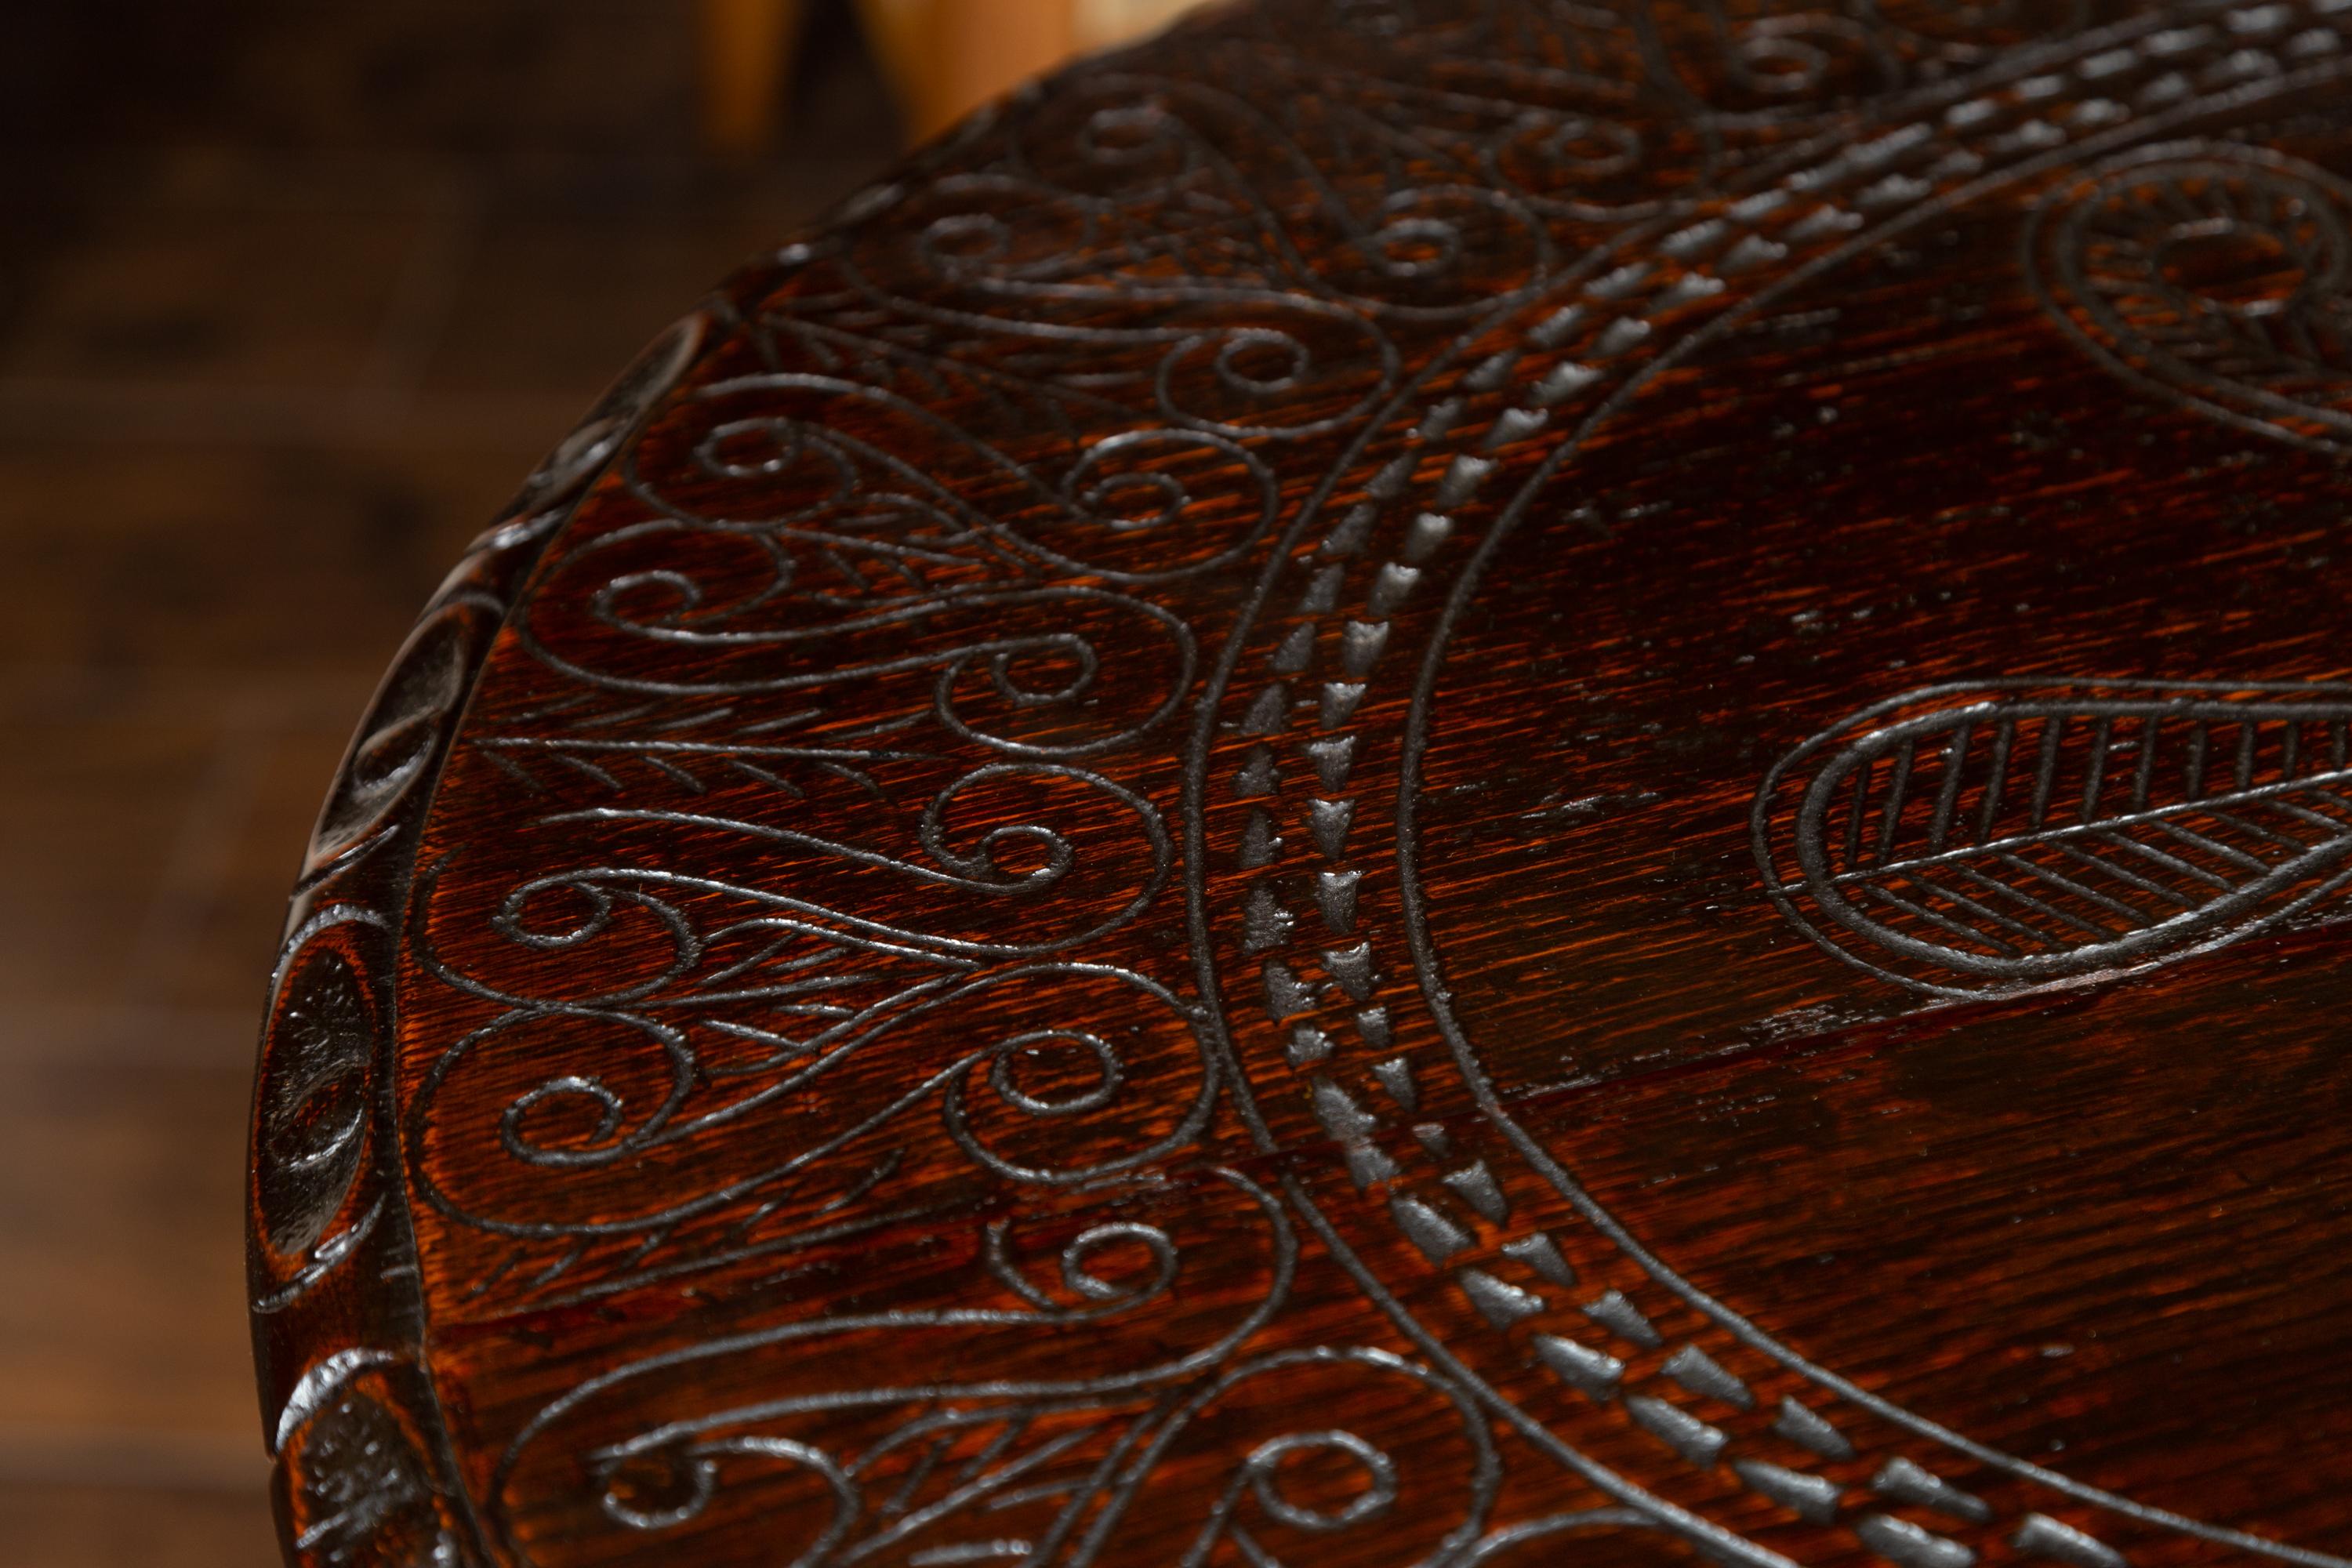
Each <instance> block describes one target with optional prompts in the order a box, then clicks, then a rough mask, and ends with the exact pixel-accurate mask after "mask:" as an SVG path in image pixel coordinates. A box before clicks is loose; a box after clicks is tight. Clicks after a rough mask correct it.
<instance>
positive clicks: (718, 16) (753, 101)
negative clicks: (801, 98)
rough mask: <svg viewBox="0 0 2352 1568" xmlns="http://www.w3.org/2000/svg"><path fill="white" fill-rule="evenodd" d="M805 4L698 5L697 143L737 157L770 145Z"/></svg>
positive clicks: (742, 0)
mask: <svg viewBox="0 0 2352 1568" xmlns="http://www.w3.org/2000/svg"><path fill="white" fill-rule="evenodd" d="M805 9H806V0H702V17H701V31H702V38H701V46H702V141H703V145H704V146H705V147H707V148H708V149H709V150H710V151H711V152H713V153H725V154H729V155H731V156H736V157H745V156H750V155H751V154H754V153H762V152H765V151H766V150H767V149H769V148H770V147H772V146H773V145H774V144H775V141H776V132H777V130H778V128H779V127H780V126H781V125H782V122H783V111H784V86H785V82H786V81H787V79H789V77H790V74H791V69H792V62H793V48H794V47H795V46H796V45H797V44H798V42H799V40H800V31H801V21H802V16H803V12H804V11H805Z"/></svg>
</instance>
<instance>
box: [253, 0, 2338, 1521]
mask: <svg viewBox="0 0 2352 1568" xmlns="http://www.w3.org/2000/svg"><path fill="white" fill-rule="evenodd" d="M2347 181H2352V4H2347V0H2281V3H2277V4H2262V5H2241V6H2237V7H2233V8H2223V7H2208V6H2161V5H2123V4H2111V3H2108V0H2079V3H2069V0H2047V3H2041V0H2033V3H2029V0H1995V3H1990V4H1970V3H1965V0H1871V3H1865V0H1856V3H1855V4H1853V5H1821V6H1819V7H1817V8H1813V9H1791V8H1774V7H1765V8H1757V7H1753V6H1750V5H1741V4H1730V3H1722V4H1710V3H1698V0H1648V3H1644V0H1627V3H1626V4H1624V5H1582V4H1570V3H1568V0H1457V3H1455V4H1452V5H1440V4H1435V3H1431V0H1385V3H1383V0H1367V3H1342V0H1328V3H1307V0H1270V3H1267V4H1264V5H1257V6H1255V7H1244V8H1240V9H1234V10H1226V11H1220V12H1216V13H1213V14H1211V15H1209V16H1206V17H1205V18H1203V19H1202V20H1199V21H1197V22H1195V23H1192V24H1191V25H1188V26H1184V27H1181V28H1180V29H1179V30H1178V31H1176V32H1175V33H1173V34H1171V35H1170V36H1168V37H1164V38H1162V39H1160V40H1158V41H1156V42H1153V43H1150V44H1149V45H1146V46H1144V47H1140V48H1139V49H1137V50H1134V51H1131V52H1129V53H1125V54H1120V55H1116V56H1111V57H1106V58H1099V59H1097V60H1093V61H1090V62H1087V63H1086V64H1084V65H1082V66H1080V67H1078V68H1075V69H1073V70H1071V71H1068V72H1066V73H1064V74H1063V75H1060V76H1058V77H1056V78H1055V79H1050V80H1048V81H1046V82H1045V83H1043V84H1041V85H1040V86H1038V87H1036V88H1035V89H1031V90H1029V91H1026V92H1024V94H1023V95H1021V96H1020V97H1019V98H1018V99H1017V100H1014V101H1013V102H1011V103H1009V104H1007V105H1005V106H1003V108H1002V109H1001V110H998V111H994V112H992V113H990V114H986V115H983V116H982V117H981V118H980V119H978V120H976V121H971V122H970V123H968V124H966V125H965V126H964V127H962V128H961V130H960V131H958V132H955V133H954V134H952V135H951V136H950V137H949V138H948V139H947V140H946V141H944V142H941V143H940V144H938V145H936V146H934V147H932V148H931V149H929V151H927V152H926V153H923V154H921V155H919V157H918V158H916V159H915V160H914V161H913V162H912V163H910V164H908V166H907V167H906V168H905V169H904V170H903V171H902V172H901V173H900V174H899V175H898V177H897V178H896V179H895V180H893V181H891V182H889V183H887V184H883V185H880V186H878V187H877V188H875V189H873V190H871V191H869V192H868V193H866V195H863V196H861V197H859V198H857V199H856V200H855V201H853V202H852V203H850V204H849V205H848V206H847V207H846V208H845V209H844V210H842V211H840V212H839V213H838V214H837V215H835V218H834V219H833V221H831V222H830V223H829V224H827V225H825V226H823V227H822V228H821V229H820V230H818V231H817V232H814V233H812V234H809V235H807V236H804V237H802V238H800V239H798V240H795V241H793V243H791V244H789V245H786V246H785V247H783V248H782V249H780V250H778V251H776V252H775V253H774V254H772V255H771V256H769V257H766V258H761V259H760V260H758V261H755V262H754V263H753V264H751V266H750V267H748V268H745V269H744V270H743V271H741V272H740V273H739V274H738V275H737V276H736V277H735V278H733V279H731V280H730V282H728V283H727V284H726V285H725V286H724V288H723V289H721V291H720V292H719V294H717V295H716V296H714V297H713V298H712V299H711V300H709V301H708V302H707V303H706V304H705V305H704V306H703V307H702V308H701V309H700V310H698V312H697V313H696V314H694V315H693V316H692V317H690V318H689V319H688V321H686V322H685V323H684V324H682V325H681V326H680V327H679V328H677V331H675V332H674V333H672V334H671V335H669V336H668V337H666V338H665V339H663V340H662V341H661V342H659V343H657V344H656V346H655V347H654V348H653V349H652V350H650V351H649V352H648V353H647V355H646V358H645V359H644V360H643V361H642V362H641V363H640V364H639V366H638V367H637V368H636V369H635V370H634V371H632V372H631V373H630V374H629V375H628V376H627V377H625V379H624V381H623V382H622V383H621V384H619V385H618V387H617V388H616V390H615V392H614V395H613V397H612V399H611V400H610V401H609V402H608V404H607V405H605V406H604V407H603V408H602V409H600V410H599V411H598V413H597V414H596V416H594V417H593V418H592V419H591V420H590V421H589V422H588V423H587V424H586V425H584V426H583V427H582V429H581V430H580V431H579V433H578V434H576V435H575V436H574V437H572V439H571V440H570V441H569V442H567V443H566V445H565V446H564V447H562V449H561V450H560V451H559V452H558V453H557V454H556V455H555V456H553V457H552V458H550V459H549V461H548V464H547V465H546V466H545V467H544V468H542V469H541V471H540V473H539V474H537V475H536V476H534V477H533V478H532V479H530V482H529V483H528V484H527V485H526V487H525V489H523V491H522V493H521V495H520V498H519V499H518V500H516V502H515V503H514V505H513V507H512V509H511V510H510V511H509V514H508V515H507V516H505V517H504V518H502V519H501V520H500V521H499V522H498V523H497V525H496V526H495V527H494V528H492V529H491V531H489V532H488V533H487V534H485V535H484V536H483V538H482V540H481V541H480V542H479V544H478V546H477V547H476V548H475V550H474V551H473V552H472V553H470V554H469V555H468V556H467V557H466V559H465V560H464V561H463V562H462V563H459V564H458V566H457V569H456V571H455V572H454V574H452V575H451V577H450V578H449V580H448V583H447V585H446V587H445V588H444V589H443V591H442V592H441V594H440V595H439V596H438V597H437V598H436V600H435V601H434V602H433V605H432V606H431V607H430V608H429V609H428V610H427V612H426V614H425V617H424V619H423V621H422V622H421V624H420V625H419V626H418V628H417V631H416V633H415V637H414V638H413V639H412V641H411V642H410V643H409V645H408V646H407V647H406V649H405V650H404V652H403V654H402V655H401V657H400V658H399V660H398V662H397V664H396V665H395V667H394V669H393V671H392V673H391V675H390V676H389V677H388V678H387V679H386V682H385V685H384V687H383V691H382V693H381V695H380V696H379V697H378V699H377V700H376V702H375V705H374V707H373V710H372V711H371V713H370V714H369V716H368V717H367V718H366V720H365V721H363V723H362V726H361V730H360V735H359V739H358V740H357V742H355V744H354V747H353V750H352V754H351V757H350V760H349V761H348V763H346V765H345V769H344V772H343V773H342V775H341V777H340V778H339V779H338V780H337V782H336V783H335V784H334V786H333V790H332V794H331V798H330V800H329V804H328V805H327V807H326V809H325V812H324V814H323V816H322V817H321V819H320V826H319V829H318V832H317V835H316V838H315V840H314V843H313V846H312V849H311V854H310V863H309V865H308V866H307V868H305V870H304V872H303V875H302V879H301V882H300V885H299V890H298V892H297V894H296V898H295V900H294V905H293V909H292V913H291V917H290V919H289V926H288V935H287V940H286V944H285V949H284V952H283V956H282V959H281V961H280V963H279V966H278V972H277V974H276V976H275V979H274V982H273V984H274V990H273V1001H272V1003H271V1008H270V1013H269V1017H268V1027H267V1032H266V1037H265V1040H264V1046H263V1060H262V1070H261V1074H260V1079H259V1086H258V1089H257V1101H256V1110H255V1133H254V1159H253V1182H252V1186H251V1204H250V1211H249V1222H250V1232H251V1237H252V1253H251V1291H252V1304H253V1310H254V1323H255V1343H256V1347H257V1355H258V1359H259V1372H260V1385H261V1394H262V1400H263V1410H264V1418H265V1425H266V1426H267V1429H268V1433H269V1434H270V1436H271V1440H272V1443H273V1447H274V1449H275V1452H276V1453H277V1456H278V1510H279V1516H280V1523H281V1530H282V1532H283V1535H284V1538H285V1541H286V1543H287V1552H288V1556H289V1562H292V1563H301V1564H318V1565H327V1564H335V1565H341V1564H354V1565H374V1564H384V1565H392V1564H400V1565H409V1564H436V1565H441V1564H449V1565H455V1564H460V1563H466V1564H482V1565H488V1564H514V1565H520V1564H526V1563H528V1564H537V1565H541V1568H559V1565H567V1568H568V1565H572V1564H646V1563H663V1564H670V1563H675V1564H694V1565H696V1568H717V1565H719V1564H736V1563H742V1564H776V1565H780V1568H781V1565H783V1564H809V1565H812V1568H813V1565H815V1564H819V1563H824V1564H843V1565H845V1564H851V1563H893V1564H898V1563H903V1564H907V1565H908V1568H948V1565H951V1564H975V1563H1004V1564H1013V1563H1035V1564H1044V1563H1072V1564H1076V1563H1099V1564H1105V1565H1108V1564H1124V1563H1139V1564H1140V1563H1169V1564H1178V1563H1181V1564H1211V1563H1213V1564H1234V1565H1248V1568H1273V1565H1276V1564H1281V1565H1286V1568H1305V1565H1307V1564H1323V1563H1331V1564H1351V1565H1354V1564H1361V1565H1366V1568H1370V1565H1372V1564H1391V1563H1393V1564H1400V1565H1402V1564H1407V1563H1428V1564H1433V1565H1434V1564H1458V1565H1461V1568H1473V1565H1487V1564H1493V1565H1496V1568H1500V1565H1503V1564H1512V1565H1517V1564H1521V1563H1528V1564H1534V1563H1557V1562H1561V1561H1574V1562H1578V1563H1591V1564H1595V1565H1598V1568H1615V1565H1620V1564H1623V1565H1634V1564H1640V1565H1643V1568H1647V1565H1651V1564H1665V1563H1690V1564H1697V1563H1710V1562H1711V1563H1734V1564H1742V1565H1753V1568H1779V1565H1780V1564H1784V1563H1806V1564H1813V1563H1841V1564H1844V1563H1853V1564H1865V1563H1869V1564H1876V1563H1885V1564H1892V1565H1893V1568H1969V1565H1971V1564H1975V1563H1986V1564H2000V1563H2035V1564H2042V1565H2051V1568H2123V1565H2125V1564H2133V1565H2137V1568H2153V1565H2157V1564H2166V1563H2216V1564H2219V1563H2231V1564H2244V1565H2246V1568H2255V1565H2258V1564H2262V1563H2295V1564H2305V1565H2318V1564H2336V1563H2344V1562H2346V1561H2347V1558H2352V1444H2347V1438H2352V1131H2347V1112H2352V1072H2347V1065H2346V1059H2345V1054H2346V1028H2347V1019H2346V1008H2347V1002H2352V973H2347V968H2346V966H2345V964H2344V963H2343V962H2342V957H2343V952H2342V946H2343V942H2344V936H2343V934H2342V931H2341V924H2340V922H2341V921H2343V919H2344V917H2345V916H2346V914H2347V899H2352V887H2347V884H2348V883H2352V757H2348V756H2347V749H2348V747H2347V727H2352V643H2347V636H2346V633H2347V624H2348V623H2347V588H2348V587H2352V535H2347V519H2346V512H2347V501H2352V468H2347V456H2352V183H2347Z"/></svg>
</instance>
